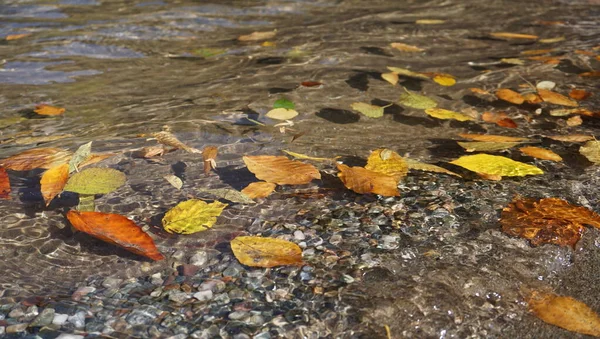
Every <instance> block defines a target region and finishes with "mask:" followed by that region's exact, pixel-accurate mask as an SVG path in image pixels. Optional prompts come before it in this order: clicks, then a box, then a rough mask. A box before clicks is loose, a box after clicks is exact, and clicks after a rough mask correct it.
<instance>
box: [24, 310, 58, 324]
mask: <svg viewBox="0 0 600 339" xmlns="http://www.w3.org/2000/svg"><path fill="white" fill-rule="evenodd" d="M54 316H55V311H54V309H53V308H45V309H44V310H43V311H42V312H41V313H40V314H39V315H38V316H37V317H36V318H35V319H33V321H32V322H31V323H30V324H29V327H43V326H48V325H50V324H51V323H52V320H53V319H54Z"/></svg>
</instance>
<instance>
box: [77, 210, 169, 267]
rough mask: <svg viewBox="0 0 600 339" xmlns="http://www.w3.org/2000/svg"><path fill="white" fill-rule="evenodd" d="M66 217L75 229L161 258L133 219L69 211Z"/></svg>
mask: <svg viewBox="0 0 600 339" xmlns="http://www.w3.org/2000/svg"><path fill="white" fill-rule="evenodd" d="M67 219H69V222H70V223H71V225H73V227H75V228H76V229H77V230H79V231H82V232H85V233H87V234H89V235H91V236H93V237H95V238H98V239H100V240H103V241H106V242H108V243H111V244H114V245H117V246H120V247H122V248H124V249H126V250H128V251H130V252H133V253H135V254H139V255H142V256H145V257H147V258H150V259H152V260H163V259H164V258H165V257H164V256H163V255H162V254H161V253H160V252H159V251H158V249H157V248H156V245H154V241H153V240H152V238H151V237H150V236H149V235H148V234H147V233H146V232H144V231H143V230H142V228H141V227H139V226H138V225H136V224H135V223H134V222H133V221H131V220H129V219H127V218H126V217H124V216H122V215H118V214H111V213H100V212H77V211H69V212H68V213H67Z"/></svg>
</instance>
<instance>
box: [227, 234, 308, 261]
mask: <svg viewBox="0 0 600 339" xmlns="http://www.w3.org/2000/svg"><path fill="white" fill-rule="evenodd" d="M231 250H232V251H233V255H234V256H235V257H236V259H237V260H239V262H240V263H242V264H243V265H246V266H252V267H275V266H282V265H294V266H301V265H303V264H304V262H303V261H302V249H301V248H300V247H299V246H298V245H296V244H295V243H293V242H290V241H287V240H283V239H275V238H263V237H256V236H246V237H244V236H242V237H237V238H235V239H233V240H232V241H231Z"/></svg>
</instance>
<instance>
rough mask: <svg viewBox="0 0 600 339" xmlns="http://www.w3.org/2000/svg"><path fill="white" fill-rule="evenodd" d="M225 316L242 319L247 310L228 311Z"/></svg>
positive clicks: (245, 316) (246, 314)
mask: <svg viewBox="0 0 600 339" xmlns="http://www.w3.org/2000/svg"><path fill="white" fill-rule="evenodd" d="M227 317H228V318H229V319H231V320H242V319H244V318H247V317H248V312H246V311H235V312H231V313H229V315H228V316H227Z"/></svg>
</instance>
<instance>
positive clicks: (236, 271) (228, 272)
mask: <svg viewBox="0 0 600 339" xmlns="http://www.w3.org/2000/svg"><path fill="white" fill-rule="evenodd" d="M241 270H242V267H241V266H240V265H239V264H231V265H229V266H228V267H227V268H226V269H225V270H224V271H223V276H225V277H238V276H239V275H240V272H241Z"/></svg>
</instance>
